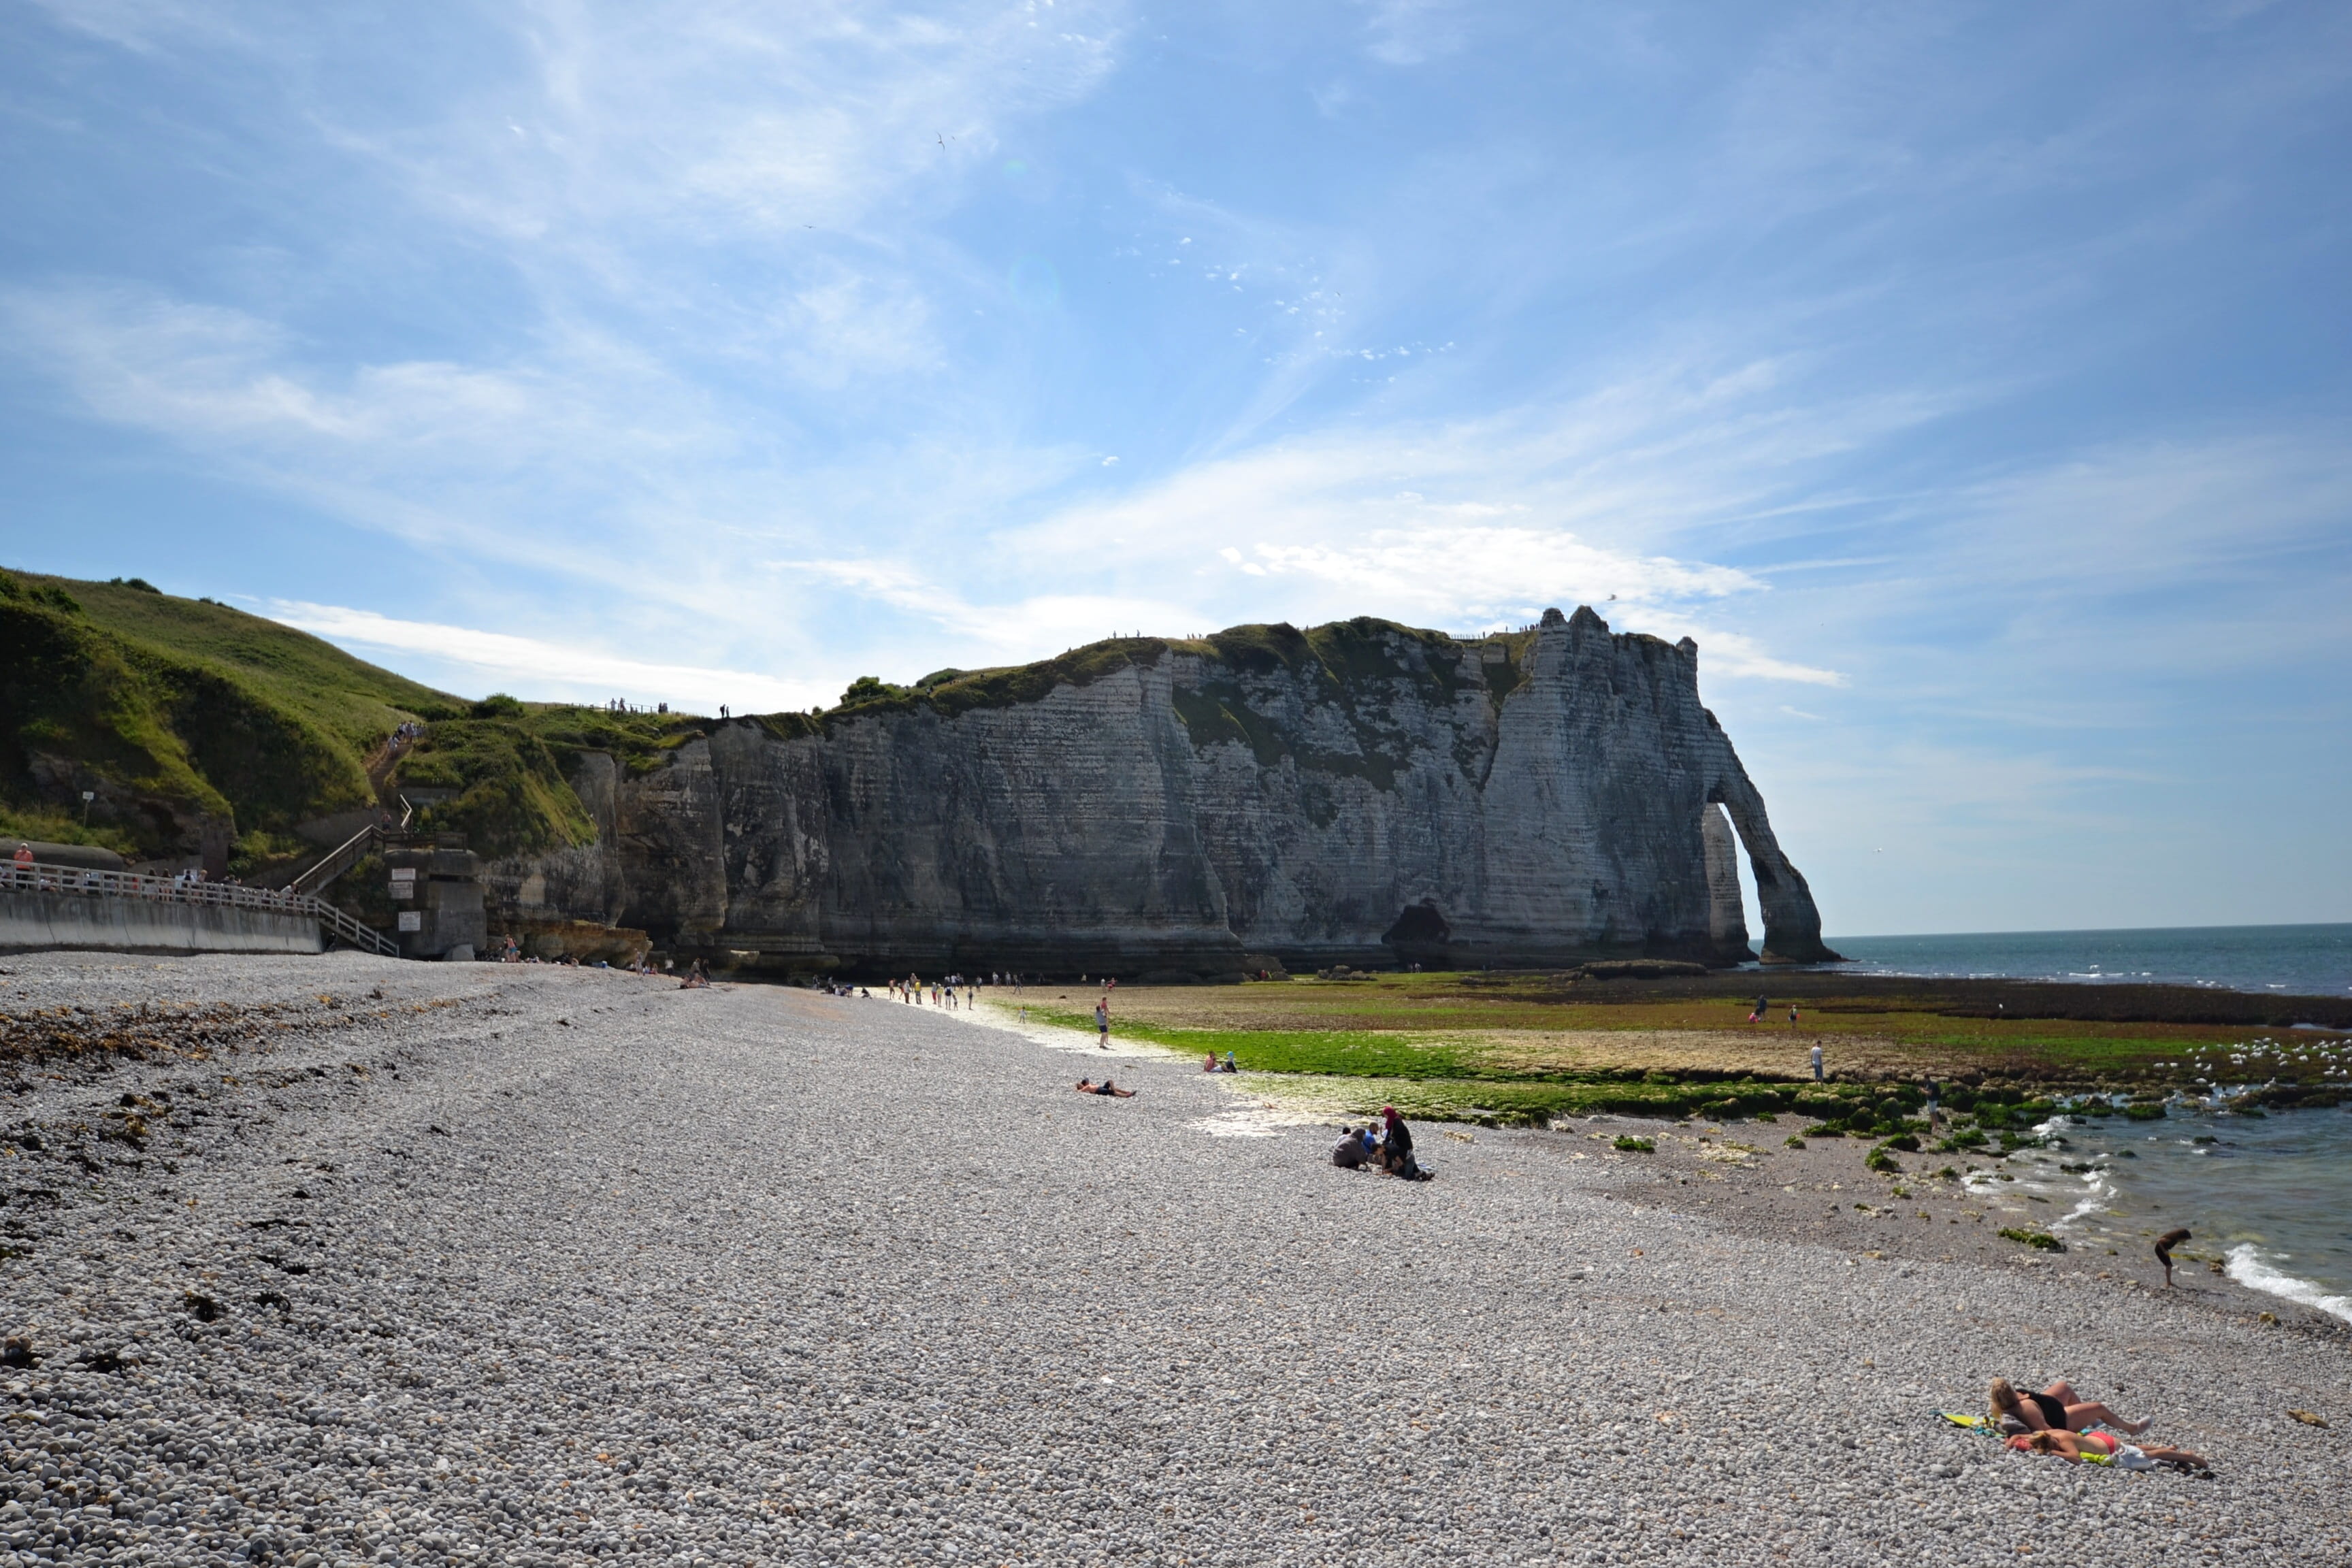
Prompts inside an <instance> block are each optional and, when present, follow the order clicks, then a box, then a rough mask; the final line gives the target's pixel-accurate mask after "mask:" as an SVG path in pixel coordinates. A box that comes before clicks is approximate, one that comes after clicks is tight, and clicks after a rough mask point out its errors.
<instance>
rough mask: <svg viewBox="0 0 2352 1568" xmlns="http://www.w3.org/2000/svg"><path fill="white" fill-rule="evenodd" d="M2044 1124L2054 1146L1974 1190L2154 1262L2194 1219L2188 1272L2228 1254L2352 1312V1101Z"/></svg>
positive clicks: (2077, 1236) (2044, 1224) (2028, 1153)
mask: <svg viewBox="0 0 2352 1568" xmlns="http://www.w3.org/2000/svg"><path fill="white" fill-rule="evenodd" d="M2042 1131H2043V1132H2044V1133H2046V1134H2047V1135H2048V1136H2049V1137H2050V1138H2051V1139H2052V1140H2053V1146H2051V1147H2047V1148H2041V1149H2026V1150H2021V1151H2019V1152H2017V1153H2015V1154H2012V1155H2011V1156H2010V1157H2009V1158H2008V1159H2006V1160H2003V1161H2000V1163H1998V1164H1997V1165H1995V1166H1994V1167H1993V1168H1992V1169H1990V1170H1982V1171H1979V1172H1977V1173H1974V1174H1972V1175H1970V1176H1969V1178H1968V1182H1969V1188H1970V1190H1971V1191H1974V1192H1977V1193H1979V1194H1983V1195H1985V1196H1987V1197H1993V1196H1998V1197H2000V1198H2002V1199H2005V1200H2008V1204H2007V1205H2004V1206H2009V1205H2020V1204H2021V1205H2025V1212H2026V1213H2027V1214H2028V1215H2030V1216H2031V1218H2032V1221H2033V1222H2034V1223H2033V1224H2032V1227H2031V1228H2032V1229H2036V1230H2046V1231H2048V1232H2049V1233H2050V1234H2051V1235H2053V1236H2055V1237H2058V1238H2059V1239H2060V1240H2062V1241H2063V1242H2065V1243H2066V1245H2067V1246H2068V1247H2071V1248H2073V1249H2074V1250H2075V1251H2077V1252H2081V1251H2090V1250H2105V1248H2108V1247H2113V1248H2114V1249H2115V1250H2116V1254H2117V1255H2118V1256H2119V1257H2123V1258H2131V1259H2133V1260H2134V1261H2135V1262H2136V1263H2137V1264H2140V1265H2142V1266H2145V1265H2147V1262H2148V1258H2149V1248H2150V1247H2152V1246H2153V1245H2154V1244H2155V1240H2156V1238H2157V1237H2159V1236H2162V1235H2163V1234H2164V1233H2165V1232H2166V1231H2168V1230H2172V1229H2175V1228H2184V1229H2186V1230H2188V1231H2189V1233H2190V1235H2191V1236H2192V1237H2194V1238H2195V1239H2193V1240H2190V1241H2187V1242H2183V1243H2182V1244H2181V1245H2180V1247H2179V1249H2178V1250H2177V1251H2176V1252H2175V1254H2174V1257H2175V1258H2176V1260H2177V1261H2176V1264H2175V1270H2176V1272H2178V1271H2179V1270H2180V1269H2197V1270H2201V1269H2205V1268H2210V1266H2211V1265H2212V1264H2214V1263H2220V1264H2221V1266H2222V1271H2223V1272H2224V1273H2225V1274H2227V1275H2228V1276H2229V1277H2230V1278H2231V1279H2235V1280H2237V1281H2238V1282H2239V1283H2240V1284H2242V1285H2246V1286H2251V1287H2252V1288H2253V1289H2257V1290H2265V1291H2268V1292H2269V1293H2270V1294H2272V1295H2273V1296H2281V1297H2284V1298H2285V1299H2286V1300H2290V1301H2300V1302H2302V1303H2303V1304H2304V1305H2305V1306H2308V1307H2316V1308H2318V1309H2319V1310H2322V1311H2324V1312H2331V1313H2333V1314H2335V1315H2336V1317H2339V1318H2342V1319H2345V1320H2346V1321H2352V1108H2341V1109H2336V1110H2292V1111H2284V1112H2276V1111H2274V1112H2273V1113H2272V1114H2270V1115H2269V1116H2266V1117H2249V1116H2239V1115H2235V1114H2233V1113H2231V1112H2228V1111H2222V1110H2216V1109H2213V1108H2211V1107H2210V1106H2202V1105H2192V1106H2182V1105H2180V1104H2175V1105H2174V1106H2173V1107H2172V1108H2171V1114H2169V1115H2168V1116H2167V1117H2166V1118H2165V1119H2164V1120H2163V1121H2124V1120H2122V1119H2121V1118H2119V1117H2101V1118H2096V1119H2092V1120H2084V1119H2080V1118H2074V1117H2063V1116H2062V1117H2057V1118H2053V1120H2052V1121H2050V1122H2048V1123H2046V1124H2045V1125H2044V1126H2043V1128H2042ZM2069 1167H2072V1169H2069ZM2003 1176H2007V1177H2011V1178H2013V1179H2011V1180H2008V1181H2004V1180H2002V1179H2001V1178H2002V1177H2003ZM2037 1200H2038V1201H2037ZM2181 1253H2189V1254H2193V1255H2194V1258H2195V1261H2178V1259H2179V1256H2180V1254H2181Z"/></svg>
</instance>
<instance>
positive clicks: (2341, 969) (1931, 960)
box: [1828, 925, 2352, 996]
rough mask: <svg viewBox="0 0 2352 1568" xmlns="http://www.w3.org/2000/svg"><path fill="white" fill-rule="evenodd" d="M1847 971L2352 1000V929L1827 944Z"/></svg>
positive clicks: (2030, 934) (2048, 934) (1991, 935)
mask: <svg viewBox="0 0 2352 1568" xmlns="http://www.w3.org/2000/svg"><path fill="white" fill-rule="evenodd" d="M1828 941H1829V945H1830V946H1831V947H1832V948H1833V949H1835V950H1836V951H1837V952H1842V953H1843V954H1844V955H1845V956H1846V957H1847V959H1848V960H1850V961H1851V962H1849V963H1844V964H1841V965H1839V966H1837V967H1838V970H1839V972H1840V973H1850V974H1918V975H1932V976H1937V977H1942V978H1979V979H1994V978H2000V979H2011V980H2071V981H2077V982H2080V983H2082V984H2098V983H2101V982H2110V983H2112V982H2116V981H2126V982H2131V983H2134V984H2143V985H2203V986H2210V987H2212V988H2215V989H2218V990H2224V991H2253V992H2262V993H2267V994H2285V995H2289V996H2345V995H2352V925H2293V926H2177V927H2167V928H2160V929H2156V930H2150V931H1979V932H1973V933H1966V934H1960V935H1953V936H1847V937H1832V938H1830V939H1828Z"/></svg>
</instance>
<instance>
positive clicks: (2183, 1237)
mask: <svg viewBox="0 0 2352 1568" xmlns="http://www.w3.org/2000/svg"><path fill="white" fill-rule="evenodd" d="M2194 1239H2195V1237H2191V1236H2190V1235H2189V1233H2188V1232H2187V1231H2185V1230H2168V1231H2166V1232H2165V1233H2164V1234H2163V1235H2162V1236H2159V1237H2157V1238H2156V1260H2157V1261H2158V1263H2161V1264H2163V1265H2164V1282H2165V1284H2166V1285H2167V1286H2170V1285H2171V1283H2172V1249H2173V1248H2174V1247H2178V1246H2179V1245H2180V1244H2181V1243H2182V1242H2184V1241H2191V1240H2194Z"/></svg>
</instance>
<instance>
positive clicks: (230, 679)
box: [0, 571, 1528, 871]
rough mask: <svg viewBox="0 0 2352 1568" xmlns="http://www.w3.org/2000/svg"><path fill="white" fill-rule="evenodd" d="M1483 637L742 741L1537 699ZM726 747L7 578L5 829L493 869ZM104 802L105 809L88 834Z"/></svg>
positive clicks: (1, 717) (1415, 639)
mask: <svg viewBox="0 0 2352 1568" xmlns="http://www.w3.org/2000/svg"><path fill="white" fill-rule="evenodd" d="M1483 640H1485V641H1488V642H1493V643H1496V644H1499V645H1501V647H1502V648H1503V649H1504V650H1505V654H1506V657H1505V658H1502V659H1501V660H1499V661H1495V660H1487V661H1484V662H1483V663H1482V664H1475V665H1465V660H1464V659H1463V658H1462V655H1463V652H1464V650H1465V647H1469V646H1471V645H1467V644H1465V643H1462V642H1459V641H1457V640H1456V639H1454V638H1453V637H1448V636H1447V635H1445V634H1444V633H1442V632H1433V631H1424V630H1420V629H1417V628H1414V627H1411V626H1399V625H1396V624H1394V623H1392V622H1389V621H1381V620H1374V619H1370V618H1368V617H1367V618H1359V619H1356V620H1351V621H1339V622H1334V623H1332V624H1330V625H1328V626H1313V627H1309V628H1307V629H1306V630H1303V631H1302V630H1300V629H1299V628H1297V627H1295V626H1287V625H1276V626H1234V627H1232V628H1229V629H1227V630H1225V631H1222V632H1218V633H1215V634H1213V635H1212V636H1209V637H1201V638H1188V639H1170V638H1161V637H1118V638H1111V639H1108V640H1105V641H1102V642H1096V643H1090V644H1087V646H1085V647H1078V648H1074V649H1072V650H1071V651H1069V652H1068V653H1066V654H1063V655H1061V656H1060V657H1059V658H1050V659H1042V660H1039V661H1038V662H1036V663H1034V664H1026V665H1018V666H1007V667H1003V668H992V669H976V670H964V669H942V670H938V671H934V672H933V673H931V674H929V675H927V676H925V677H923V678H922V679H919V680H918V681H916V682H914V683H913V684H912V685H908V686H900V685H896V684H893V683H890V682H887V681H884V680H881V679H876V678H873V677H867V678H865V679H860V680H858V681H857V682H856V684H854V685H852V686H851V687H850V689H848V690H847V691H846V692H845V693H844V694H843V697H842V700H841V701H840V702H839V703H838V704H836V705H835V707H833V708H832V709H830V710H824V711H821V712H813V713H805V714H803V713H776V714H768V715H762V716H759V717H756V718H751V719H746V720H739V721H737V722H748V723H752V724H756V725H758V726H760V727H761V729H762V730H763V731H766V732H767V733H769V734H771V735H772V736H775V737H776V738H778V739H785V740H789V739H796V738H802V737H808V736H814V735H819V734H823V733H824V732H825V731H828V730H829V729H830V728H831V727H832V726H833V725H834V724H835V723H837V722H840V721H846V720H859V719H866V718H872V717H881V716H885V715H887V714H890V713H894V712H899V713H904V712H915V711H929V712H935V713H938V714H940V715H942V716H944V717H949V718H952V717H955V716H957V715H959V714H961V713H966V712H971V711H973V710H980V709H990V708H1004V707H1012V706H1015V705H1018V704H1021V703H1024V702H1034V701H1036V700H1040V699H1042V698H1044V697H1045V696H1046V695H1047V694H1049V693H1050V692H1052V691H1053V690H1054V689H1055V688H1056V687H1059V686H1064V685H1070V686H1086V685H1088V684H1091V683H1092V682H1094V681H1097V680H1100V679H1106V678H1108V677H1110V676H1112V675H1115V674H1117V673H1118V672H1119V671H1121V670H1124V669H1127V668H1133V667H1139V666H1151V665H1156V664H1158V663H1159V662H1160V660H1161V659H1163V658H1166V657H1168V656H1169V655H1171V653H1173V654H1180V655H1189V656H1192V657H1193V658H1198V659H1200V660H1201V661H1202V667H1203V669H1204V671H1205V685H1204V687H1203V690H1202V692H1201V693H1189V694H1188V705H1186V706H1185V708H1184V711H1183V715H1182V716H1183V718H1184V720H1185V722H1186V723H1187V725H1188V726H1189V727H1191V728H1192V729H1193V730H1194V731H1195V735H1196V739H1199V740H1202V741H1204V742H1205V741H1207V740H1209V739H1212V738H1215V737H1218V736H1222V735H1223V734H1224V733H1225V732H1226V731H1229V730H1230V731H1234V732H1235V733H1247V734H1249V735H1252V736H1255V739H1256V740H1258V741H1266V739H1267V738H1266V737H1264V736H1256V735H1255V731H1254V730H1251V729H1250V728H1249V725H1250V722H1251V717H1250V715H1249V714H1248V713H1247V712H1246V710H1245V705H1244V704H1242V703H1241V702H1240V700H1239V698H1238V696H1237V695H1236V693H1237V692H1238V691H1239V689H1240V688H1241V687H1242V686H1243V685H1244V683H1246V682H1248V681H1250V680H1252V679H1263V678H1266V677H1272V676H1276V675H1281V674H1285V673H1287V674H1288V675H1289V676H1291V677H1294V678H1297V677H1302V676H1303V677H1305V678H1306V679H1308V680H1310V681H1311V682H1313V683H1314V684H1315V685H1317V686H1318V687H1320V688H1322V689H1325V690H1326V691H1327V692H1328V694H1330V695H1331V696H1333V697H1335V698H1337V699H1339V700H1342V701H1344V702H1347V703H1349V705H1350V706H1351V707H1353V706H1355V705H1357V704H1358V703H1359V702H1360V703H1362V704H1363V705H1365V706H1366V708H1367V712H1368V713H1370V711H1371V710H1375V709H1377V708H1379V707H1380V706H1381V703H1382V702H1383V701H1384V700H1386V698H1387V697H1388V695H1389V694H1391V693H1392V692H1393V691H1394V690H1395V689H1396V683H1397V682H1398V681H1400V680H1402V681H1404V682H1406V683H1408V684H1410V685H1412V686H1415V687H1418V688H1422V689H1425V690H1426V692H1427V694H1428V695H1429V696H1431V697H1433V698H1435V699H1437V700H1441V701H1442V700H1448V699H1450V697H1451V696H1452V694H1453V692H1454V690H1455V689H1457V688H1458V687H1459V686H1460V685H1461V684H1462V683H1463V682H1464V681H1465V679H1468V680H1472V681H1475V682H1477V683H1478V684H1480V685H1482V686H1484V687H1486V688H1487V689H1489V691H1490V693H1491V695H1493V696H1494V697H1495V698H1496V700H1499V699H1500V697H1501V696H1502V695H1503V694H1504V693H1505V692H1506V691H1507V690H1508V689H1509V687H1510V686H1511V685H1512V684H1513V683H1515V682H1516V680H1517V663H1518V659H1519V656H1520V655H1521V654H1522V653H1523V651H1524V645H1525V643H1526V642H1527V641H1528V636H1527V634H1524V633H1520V634H1512V635H1509V636H1506V637H1496V638H1488V639H1483ZM404 721H421V722H423V723H425V725H426V726H427V729H426V731H425V736H424V738H423V739H422V740H421V741H420V742H417V743H416V744H415V746H414V747H413V748H412V749H410V750H409V751H407V752H405V753H404V754H403V755H401V756H400V757H399V758H398V759H397V761H396V762H393V761H390V760H388V759H387V758H386V757H385V756H384V752H383V748H384V743H385V742H386V740H387V738H388V737H390V736H391V735H392V733H393V732H394V730H395V729H396V728H398V726H400V725H401V724H402V723H403V722H404ZM718 727H719V722H718V721H715V720H711V719H708V718H703V717H700V716H698V715H693V714H687V713H638V712H613V711H609V710H605V709H604V708H602V707H582V706H579V705H575V704H570V703H530V702H520V701H518V700H514V699H513V698H510V697H504V696H494V697H491V698H488V699H485V700H481V701H478V702H472V701H468V700H465V699H463V698H459V697H456V696H453V695H451V694H450V693H448V692H445V691H438V690H436V689H433V688H431V687H428V686H425V685H423V684H421V683H419V682H417V681H414V680H410V679H407V678H406V677H404V676H401V675H397V674H394V672H393V671H391V670H388V669H384V668H381V667H379V666H376V665H373V664H370V663H368V662H367V661H366V660H365V659H362V658H354V657H353V656H352V655H351V654H348V653H345V652H344V651H343V650H342V649H341V648H339V647H335V646H333V645H332V644H331V643H328V642H326V641H324V640H322V639H320V638H319V637H313V636H311V635H310V634H309V633H307V632H301V631H297V630H296V629H294V628H293V627H291V626H283V625H280V624H278V622H275V621H271V620H268V619H266V618H264V617H262V616H256V615H250V614H248V613H247V612H246V611H243V610H240V609H236V608H235V607H234V606H231V605H222V604H215V603H214V602H213V601H211V600H209V599H185V598H180V597H177V596H175V595H169V594H164V593H161V592H158V591H157V590H156V589H154V588H153V587H152V586H150V585H149V584H145V583H143V582H141V581H140V580H138V579H136V578H131V579H117V580H115V581H113V582H109V583H93V582H82V581H77V580H73V579H68V578H60V577H48V576H41V575H38V574H31V573H15V572H5V571H0V833H7V834H13V835H17V836H22V837H38V838H47V839H58V840H65V841H82V842H94V843H100V844H104V845H107V846H108V847H111V848H115V849H118V850H121V852H123V853H125V854H128V855H131V856H134V857H141V858H143V857H148V856H175V855H182V854H186V853H189V852H191V850H192V849H193V848H194V844H195V840H196V838H197V837H198V836H199V825H200V824H203V823H205V822H212V823H215V824H217V823H222V822H233V824H234V827H235V831H236V843H237V854H236V858H235V859H233V861H232V866H233V867H234V868H237V869H241V870H247V871H250V870H257V869H260V868H266V867H268V865H271V864H275V863H279V862H283V861H285V860H287V859H289V858H291V857H293V856H295V855H297V854H299V853H300V852H301V850H302V845H301V843H300V841H299V839H297V838H295V837H292V834H293V830H294V829H295V827H296V826H299V824H302V823H304V822H307V821H310V820H312V819H315V818H319V817H324V816H332V815H334V814H336V813H339V812H345V811H351V810H354V809H357V808H362V807H366V806H370V805H374V804H377V803H378V802H379V800H383V801H386V802H391V801H394V800H395V799H396V797H398V796H400V795H409V796H410V797H411V798H412V799H414V800H415V803H416V804H417V805H418V806H419V816H418V817H417V822H416V826H419V827H421V828H425V829H427V830H439V831H459V832H463V833H465V834H467V836H468V838H469V839H470V840H471V841H472V843H473V845H474V847H476V848H477V849H479V850H481V851H482V852H483V853H485V854H488V855H493V856H496V855H504V854H511V853H515V852H518V851H528V850H536V849H541V848H548V847H556V846H560V845H571V844H583V843H586V842H589V841H590V840H591V839H592V838H593V834H594V827H593V822H592V821H591V819H590V816H589V814H588V812H587V811H586V809H585V807H584V806H583V803H582V802H581V800H580V799H579V797H578V795H576V794H575V793H574V791H573V789H572V783H571V780H572V778H573V777H574V776H575V774H576V773H577V769H578V764H579V761H580V759H581V757H582V756H583V754H585V753H588V752H603V753H605V754H608V755H610V756H612V757H613V758H614V760H615V761H616V762H617V763H619V765H620V766H621V767H622V768H623V769H624V770H625V772H627V773H633V774H641V773H646V772H648V771H650V770H652V769H655V768H657V767H660V766H662V765H663V764H665V763H667V761H668V760H669V758H670V757H671V755H672V754H673V753H674V752H676V750H677V747H679V746H680V745H682V744H685V743H686V742H690V741H692V740H694V739H696V738H697V737H698V736H703V735H707V734H709V733H710V732H712V731H714V730H716V729H717V728H718ZM1374 739H1376V737H1375V738H1374ZM1267 743H1269V744H1271V743H1272V742H1270V741H1269V742H1267ZM1368 744H1370V742H1368ZM371 761H373V762H374V763H376V764H377V766H376V771H375V773H373V775H372V774H371V773H370V772H369V765H370V763H371ZM84 790H90V791H93V792H94V793H95V794H96V795H98V796H99V799H98V800H97V801H96V802H94V803H93V804H92V805H91V807H90V808H89V813H88V816H89V820H88V822H87V823H85V822H84V820H83V816H84V813H83V808H82V805H81V801H80V795H81V792H82V791H84Z"/></svg>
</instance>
